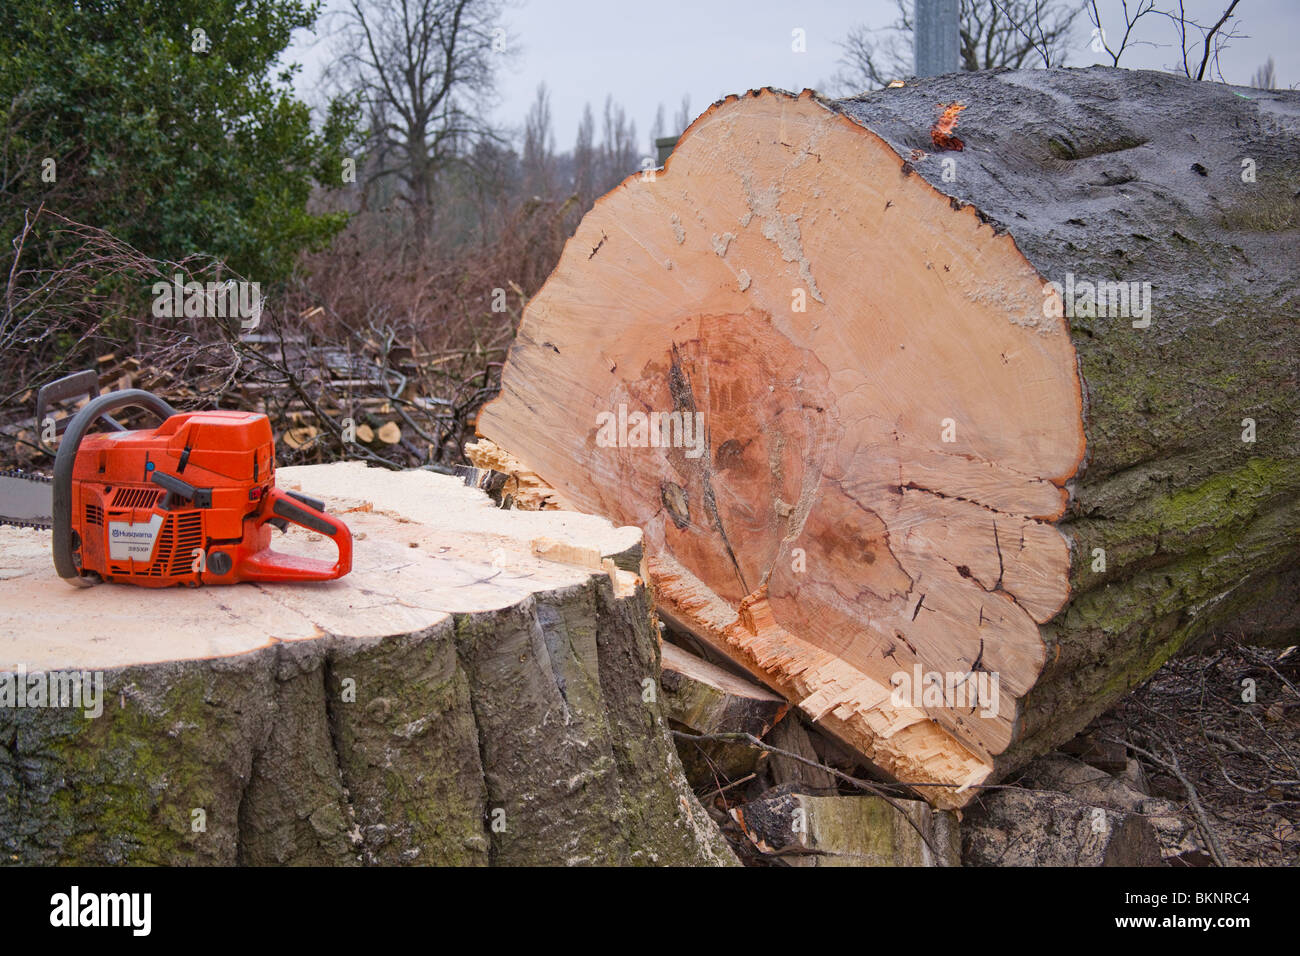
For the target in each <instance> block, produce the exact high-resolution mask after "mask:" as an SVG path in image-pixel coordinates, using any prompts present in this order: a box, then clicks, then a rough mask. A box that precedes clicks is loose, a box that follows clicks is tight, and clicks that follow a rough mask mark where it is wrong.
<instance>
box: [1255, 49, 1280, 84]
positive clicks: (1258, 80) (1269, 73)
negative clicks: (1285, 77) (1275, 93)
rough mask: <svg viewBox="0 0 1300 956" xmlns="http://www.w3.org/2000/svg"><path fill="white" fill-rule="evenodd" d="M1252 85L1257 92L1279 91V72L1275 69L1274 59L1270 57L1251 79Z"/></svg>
mask: <svg viewBox="0 0 1300 956" xmlns="http://www.w3.org/2000/svg"><path fill="white" fill-rule="evenodd" d="M1250 85H1251V86H1253V87H1255V89H1257V90H1275V89H1277V70H1276V69H1274V67H1273V58H1272V57H1271V56H1270V57H1269V58H1268V61H1267V62H1266V63H1265V64H1264V65H1263V66H1261V67H1260V68H1259V69H1258V70H1256V71H1255V75H1254V76H1253V77H1252V78H1251V81H1250Z"/></svg>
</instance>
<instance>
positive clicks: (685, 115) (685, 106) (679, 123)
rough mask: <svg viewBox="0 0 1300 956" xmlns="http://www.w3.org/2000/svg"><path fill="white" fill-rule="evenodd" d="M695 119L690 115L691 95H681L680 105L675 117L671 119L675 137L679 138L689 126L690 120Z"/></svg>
mask: <svg viewBox="0 0 1300 956" xmlns="http://www.w3.org/2000/svg"><path fill="white" fill-rule="evenodd" d="M693 119H695V117H694V116H693V115H692V114H691V94H689V93H683V94H682V105H681V106H680V107H678V108H677V115H676V116H674V117H673V125H674V126H676V127H677V135H678V136H680V135H681V134H682V133H684V132H686V127H688V126H690V125H691V120H693Z"/></svg>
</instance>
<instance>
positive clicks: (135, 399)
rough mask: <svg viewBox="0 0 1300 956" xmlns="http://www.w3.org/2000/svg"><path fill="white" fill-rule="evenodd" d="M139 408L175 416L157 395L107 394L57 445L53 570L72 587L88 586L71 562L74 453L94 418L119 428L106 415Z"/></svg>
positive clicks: (90, 406) (80, 415)
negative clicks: (102, 419) (69, 582)
mask: <svg viewBox="0 0 1300 956" xmlns="http://www.w3.org/2000/svg"><path fill="white" fill-rule="evenodd" d="M132 405H134V406H138V407H140V408H143V409H145V410H147V411H150V412H153V413H154V414H155V415H157V416H158V417H159V418H161V419H163V420H164V421H165V420H166V419H168V418H170V417H171V416H173V415H175V414H176V409H174V408H172V407H171V406H170V405H168V404H167V403H166V402H165V401H163V400H162V399H161V398H159V397H158V396H157V395H153V394H150V393H149V392H146V391H144V390H143V389H139V388H128V389H124V390H123V391H120V392H109V393H108V394H107V395H100V396H98V397H96V398H92V399H91V400H90V402H89V403H88V404H87V405H86V406H85V407H84V408H83V409H81V411H79V412H77V414H76V415H74V416H72V419H71V420H70V421H69V422H68V427H67V430H66V431H65V432H64V435H63V439H62V440H61V441H60V442H59V451H58V454H57V455H56V456H55V458H54V493H53V503H54V513H53V515H51V517H52V518H53V519H54V535H53V538H54V541H53V545H54V568H55V570H56V571H58V572H59V577H61V578H66V579H67V580H69V581H71V582H72V583H73V584H78V585H82V586H89V585H90V584H91V582H90V581H87V580H85V579H84V578H82V576H81V570H80V569H79V568H78V567H77V565H76V563H75V562H74V561H73V559H72V551H73V548H72V472H73V468H74V467H75V465H76V463H77V449H78V447H80V445H81V440H82V439H83V438H85V437H86V433H87V432H88V431H90V428H91V426H92V425H94V423H95V420H96V419H97V418H100V417H103V418H104V419H105V421H108V422H111V423H112V425H111V426H110V427H113V426H116V428H117V429H118V430H120V429H121V427H122V426H121V425H118V424H117V423H116V422H114V421H113V420H112V419H111V418H110V417H109V414H108V413H109V412H115V411H117V410H118V409H122V408H127V407H129V406H132Z"/></svg>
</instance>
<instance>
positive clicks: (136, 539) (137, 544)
mask: <svg viewBox="0 0 1300 956" xmlns="http://www.w3.org/2000/svg"><path fill="white" fill-rule="evenodd" d="M162 521H163V519H162V515H152V516H151V517H150V518H149V520H148V521H139V522H130V521H110V522H109V523H108V557H109V559H110V560H113V561H126V560H132V561H148V560H150V559H151V558H152V557H153V546H154V542H155V541H156V540H157V539H158V532H159V530H160V529H161V528H162Z"/></svg>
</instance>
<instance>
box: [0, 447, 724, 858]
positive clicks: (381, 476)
mask: <svg viewBox="0 0 1300 956" xmlns="http://www.w3.org/2000/svg"><path fill="white" fill-rule="evenodd" d="M278 481H279V484H280V485H281V486H282V487H287V488H295V487H298V486H301V488H302V490H305V491H307V492H310V493H311V494H313V495H316V496H318V497H321V498H323V499H324V500H325V501H326V503H327V507H328V508H329V510H330V511H332V512H334V513H335V514H340V515H342V516H343V518H344V520H345V521H346V522H347V523H348V525H349V527H350V528H351V530H352V533H353V536H354V539H355V556H354V566H353V571H352V573H351V574H349V575H348V576H346V577H345V578H342V579H340V580H338V581H332V582H327V583H322V584H299V585H281V584H276V585H252V584H242V585H237V586H234V587H226V588H216V587H213V588H199V589H186V588H173V589H167V590H160V591H145V590H143V589H137V588H132V587H127V586H117V585H100V586H98V587H94V588H88V589H74V588H70V587H68V586H67V585H66V583H64V582H62V581H60V580H59V578H58V577H57V576H56V574H55V572H54V568H53V566H52V564H51V560H50V556H49V533H48V532H41V531H34V530H29V529H16V528H3V529H0V621H3V626H0V635H3V636H2V637H0V705H2V706H0V794H2V795H3V796H2V797H0V849H2V850H3V853H4V859H5V860H6V862H17V863H23V864H55V863H78V864H123V863H125V864H144V863H158V864H181V863H185V864H190V863H210V864H226V865H229V864H251V865H258V864H329V865H336V864H354V863H378V864H488V863H493V864H572V863H606V864H614V863H618V864H622V863H664V864H698V863H734V862H735V858H734V856H733V855H732V853H731V851H730V849H729V848H728V847H727V846H726V843H725V841H724V840H723V838H722V837H721V835H720V833H719V832H718V830H717V828H716V826H715V825H714V824H713V822H712V821H711V820H710V819H709V818H708V816H707V815H706V813H705V812H704V810H703V809H702V808H701V807H700V805H699V804H698V802H697V801H696V799H695V797H694V796H693V795H692V793H691V792H690V790H689V788H688V787H687V785H686V782H685V780H684V778H683V777H682V771H681V765H680V763H679V761H678V758H677V755H676V752H675V750H674V747H673V743H672V739H671V736H670V732H669V730H668V725H667V721H666V719H665V718H664V716H663V714H662V712H661V707H660V703H659V701H658V699H657V694H656V693H654V688H655V687H656V681H657V679H658V675H659V658H658V639H657V632H656V631H655V630H654V629H653V628H652V626H651V619H650V614H649V609H648V605H647V601H646V592H645V589H644V586H643V584H642V582H641V580H640V579H639V578H638V577H637V576H636V575H635V574H632V573H629V572H627V571H623V570H620V569H618V568H617V567H616V566H615V564H614V561H615V559H618V560H624V561H625V560H626V557H627V555H629V554H638V553H639V547H640V533H639V532H638V531H637V530H636V529H634V528H614V527H612V526H611V525H610V524H609V523H608V522H607V521H605V520H603V519H600V518H593V517H590V516H586V515H578V514H558V513H523V512H507V511H501V510H498V509H495V508H493V507H492V505H491V503H490V502H489V501H488V499H487V498H486V496H485V495H483V494H482V492H480V491H478V490H475V489H471V488H467V487H465V486H464V485H462V484H461V483H460V482H458V481H456V480H455V479H453V478H448V477H444V476H439V475H434V474H432V473H429V472H406V473H393V472H387V471H380V470H373V469H367V468H366V467H365V466H364V465H362V464H358V463H342V464H335V465H324V466H312V467H306V468H285V469H281V470H280V472H279V475H278ZM315 537H319V536H315ZM276 547H277V548H278V549H282V550H286V551H296V552H298V553H304V554H312V553H313V552H315V551H317V550H319V551H321V553H322V554H324V552H325V551H329V550H330V549H332V547H333V545H332V544H330V543H329V542H326V541H323V540H313V536H312V535H310V534H309V533H306V532H303V531H300V530H298V529H293V530H291V531H290V532H289V533H288V534H287V535H286V536H284V537H283V538H281V539H278V540H277V542H276ZM331 553H332V552H331ZM71 672H76V673H77V674H78V675H81V674H83V672H84V674H85V676H86V678H87V680H86V681H85V684H84V686H85V687H87V688H93V687H94V685H95V677H96V674H97V673H98V674H99V676H100V677H101V678H102V684H101V685H100V686H101V688H102V696H101V697H100V699H99V702H98V706H96V705H95V702H94V700H93V699H92V698H93V697H94V694H93V691H92V692H90V693H87V694H84V695H82V696H81V697H79V698H77V699H76V702H77V703H80V704H85V706H84V707H83V706H77V707H73V706H58V707H54V706H48V704H49V700H48V699H46V700H44V701H38V700H37V699H36V697H34V696H32V694H33V693H34V692H35V689H36V688H38V687H40V686H45V687H47V688H48V687H49V686H50V683H51V682H50V678H51V677H54V678H56V679H63V680H66V679H67V678H68V675H69V674H70V673H71ZM20 677H21V678H22V679H23V681H24V688H25V690H26V691H28V693H27V694H26V695H25V698H26V699H25V700H24V701H22V705H21V706H19V702H18V701H17V700H16V699H13V698H11V699H10V700H8V701H6V700H5V699H4V696H3V695H4V693H5V688H6V687H8V689H9V691H10V692H12V691H14V690H15V688H16V686H17V680H18V679H19V678H20ZM28 685H30V686H28ZM65 702H68V703H71V702H73V696H72V695H69V697H67V698H66V699H65V700H64V701H60V703H65ZM42 704H44V706H42ZM97 709H98V710H100V711H101V712H100V713H99V714H98V715H96V716H91V717H87V716H86V715H85V714H86V712H87V711H90V712H92V713H93V712H94V711H95V710H97Z"/></svg>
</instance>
